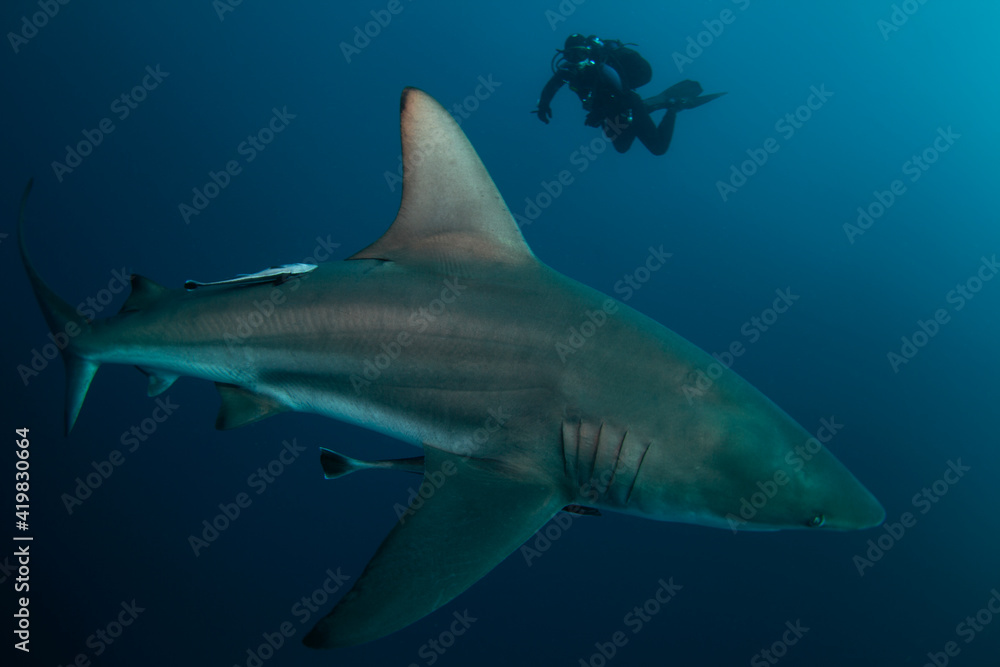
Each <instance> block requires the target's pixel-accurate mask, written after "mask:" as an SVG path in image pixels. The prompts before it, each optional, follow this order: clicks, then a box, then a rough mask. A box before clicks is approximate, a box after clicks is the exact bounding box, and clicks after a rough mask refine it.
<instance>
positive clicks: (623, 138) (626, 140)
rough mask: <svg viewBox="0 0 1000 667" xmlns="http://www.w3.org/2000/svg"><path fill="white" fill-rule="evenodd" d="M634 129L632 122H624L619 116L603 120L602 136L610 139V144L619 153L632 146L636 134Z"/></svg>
mask: <svg viewBox="0 0 1000 667" xmlns="http://www.w3.org/2000/svg"><path fill="white" fill-rule="evenodd" d="M635 130H636V128H635V124H634V123H626V122H625V119H624V118H622V117H620V116H617V117H615V118H608V119H606V120H605V121H604V136H605V137H607V138H608V139H610V140H611V145H612V146H614V147H615V150H616V151H618V152H619V153H624V152H626V151H628V149H629V148H631V147H632V142H633V141H635V136H636V133H635Z"/></svg>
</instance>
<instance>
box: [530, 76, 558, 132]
mask: <svg viewBox="0 0 1000 667" xmlns="http://www.w3.org/2000/svg"><path fill="white" fill-rule="evenodd" d="M564 83H566V80H565V79H563V77H562V74H560V73H559V72H556V73H555V74H553V75H552V78H551V79H549V81H548V83H546V84H545V87H544V88H542V94H541V96H540V97H539V98H538V108H537V109H535V111H534V113H536V114H538V120H540V121H542V122H543V123H545V124H548V122H549V118H552V107H551V106H549V104H550V103H551V102H552V98H553V97H555V96H556V93H557V92H558V91H559V89H560V88H562V86H563V84H564Z"/></svg>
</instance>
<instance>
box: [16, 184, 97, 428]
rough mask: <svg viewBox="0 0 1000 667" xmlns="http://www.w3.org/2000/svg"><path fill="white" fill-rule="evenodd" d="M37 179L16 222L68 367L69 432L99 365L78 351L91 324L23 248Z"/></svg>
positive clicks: (27, 267)
mask: <svg viewBox="0 0 1000 667" xmlns="http://www.w3.org/2000/svg"><path fill="white" fill-rule="evenodd" d="M33 182H34V180H33V179H32V180H30V181H28V186H27V187H26V188H25V189H24V194H23V195H22V196H21V209H20V213H19V214H18V220H17V243H18V247H19V248H20V251H21V261H22V262H23V263H24V270H25V271H26V272H27V274H28V279H29V280H30V281H31V288H32V289H33V290H34V292H35V298H36V299H38V305H39V306H41V308H42V314H43V315H44V316H45V321H46V322H47V323H48V325H49V329H50V330H51V331H52V340H53V342H55V344H56V346H57V347H59V349H60V350H61V351H62V357H63V362H64V363H65V365H66V422H65V427H66V433H69V432H70V430H72V428H73V425H74V424H75V423H76V417H77V415H78V414H80V407H81V406H82V405H83V399H84V397H85V396H86V395H87V389H88V388H89V387H90V382H91V380H93V379H94V374H95V373H96V372H97V367H98V365H99V364H98V363H97V362H95V361H91V360H89V359H87V358H85V357H83V356H81V355H80V354H79V353H78V352H77V345H78V342H79V338H80V337H81V336H82V335H85V334H86V333H88V332H89V331H90V329H91V323H90V321H89V320H88V319H87V318H85V317H83V316H81V315H80V314H79V313H77V312H76V310H74V309H73V307H72V306H70V305H69V304H68V303H66V302H65V301H63V300H62V299H60V298H59V297H58V296H57V295H56V293H55V292H53V291H52V288H50V287H49V286H48V285H47V284H45V281H44V280H42V278H41V276H39V275H38V272H37V271H35V267H34V266H32V264H31V261H30V260H29V259H28V251H27V249H26V248H25V245H24V209H25V206H26V204H27V202H28V193H29V192H31V186H32V183H33Z"/></svg>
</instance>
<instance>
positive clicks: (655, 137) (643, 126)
mask: <svg viewBox="0 0 1000 667" xmlns="http://www.w3.org/2000/svg"><path fill="white" fill-rule="evenodd" d="M634 115H635V122H634V123H633V125H634V126H635V130H636V136H637V137H639V141H641V142H642V144H643V145H644V146H645V147H646V148H648V149H649V152H650V153H652V154H653V155H663V154H664V153H666V152H667V149H668V148H670V140H671V138H673V136H674V121H675V120H677V112H675V111H673V110H671V109H668V110H667V112H666V114H664V116H663V119H662V120H661V121H660V124H659V125H658V126H657V125H654V124H653V119H652V118H650V117H649V113H648V112H646V110H645V109H643V110H642V111H641V112H635V114H634Z"/></svg>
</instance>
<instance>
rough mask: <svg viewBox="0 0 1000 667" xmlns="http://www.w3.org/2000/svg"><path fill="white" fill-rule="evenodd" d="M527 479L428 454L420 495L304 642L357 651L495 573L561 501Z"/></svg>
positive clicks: (547, 486)
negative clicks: (347, 589) (492, 571)
mask: <svg viewBox="0 0 1000 667" xmlns="http://www.w3.org/2000/svg"><path fill="white" fill-rule="evenodd" d="M532 475H533V474H532V473H531V472H525V471H518V472H517V473H515V472H514V471H509V470H505V469H504V468H502V467H501V465H500V464H497V463H496V462H494V461H487V460H482V459H466V458H464V457H460V456H456V455H454V454H449V453H445V452H442V451H441V450H439V449H435V448H433V447H426V466H425V471H424V481H423V483H422V484H421V493H420V495H419V496H418V497H417V498H416V499H415V500H414V501H413V503H412V504H411V505H410V507H409V509H408V510H407V512H406V513H405V514H404V515H403V516H402V517H401V518H400V520H399V523H397V524H396V526H395V527H394V528H393V529H392V532H390V533H389V535H388V536H387V537H386V538H385V541H384V542H382V546H380V547H379V549H378V551H377V552H376V554H375V556H374V557H373V558H372V559H371V561H370V562H369V563H368V566H367V567H366V568H365V571H364V572H363V573H362V574H361V577H360V578H359V579H358V580H357V582H356V583H355V584H354V587H353V588H352V589H351V590H350V591H348V593H347V594H346V595H345V596H344V597H343V598H342V599H341V600H340V602H339V603H338V604H337V606H336V607H334V609H333V611H331V612H330V613H329V614H328V615H327V616H326V617H325V618H324V619H323V620H322V621H320V622H319V623H317V624H316V627H314V628H313V629H312V631H311V632H310V633H309V634H308V635H306V637H305V639H304V640H303V643H305V644H306V645H307V646H311V647H313V648H334V647H338V646H351V645H353V644H361V643H364V642H368V641H372V640H374V639H378V638H379V637H383V636H385V635H387V634H389V633H391V632H395V631H396V630H399V629H400V628H403V627H406V626H407V625H409V624H411V623H413V622H415V621H417V620H419V619H420V618H423V617H424V616H426V615H427V614H429V613H431V612H432V611H434V610H435V609H437V608H438V607H440V606H442V605H444V604H445V603H447V602H448V601H449V600H451V599H452V598H454V597H455V596H457V595H458V594H459V593H461V592H462V591H464V590H465V589H466V588H468V587H469V586H471V585H472V584H474V583H475V582H476V581H478V580H479V579H480V578H481V577H483V576H484V575H485V574H486V573H487V572H489V571H490V570H491V569H493V568H494V567H495V566H496V565H497V564H499V563H500V561H502V560H503V559H504V558H506V557H507V555H508V554H510V553H511V552H512V551H514V550H515V549H516V548H517V547H518V546H520V545H521V544H522V543H524V541H525V540H527V539H528V538H529V537H531V535H532V534H533V533H534V532H535V531H537V530H538V529H539V528H540V527H541V526H543V525H544V524H545V522H546V521H548V520H549V519H550V518H552V517H553V516H554V515H555V513H556V512H558V511H559V510H560V509H561V508H562V507H563V506H564V505H565V504H566V500H567V499H566V498H565V497H563V495H562V494H561V493H560V492H559V491H558V490H557V489H556V487H555V486H554V485H552V484H551V483H549V482H548V481H547V480H545V479H543V478H541V477H533V476H532Z"/></svg>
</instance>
